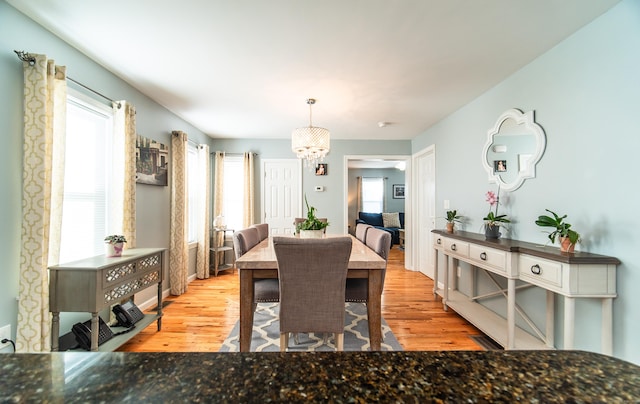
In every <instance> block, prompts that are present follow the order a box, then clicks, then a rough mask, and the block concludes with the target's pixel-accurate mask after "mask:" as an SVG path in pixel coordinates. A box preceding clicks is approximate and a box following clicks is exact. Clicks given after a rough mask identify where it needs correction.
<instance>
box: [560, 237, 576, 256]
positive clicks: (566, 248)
mask: <svg viewBox="0 0 640 404" xmlns="http://www.w3.org/2000/svg"><path fill="white" fill-rule="evenodd" d="M575 247H576V244H575V243H572V242H571V240H570V239H569V237H560V251H563V252H569V253H572V252H573V249H574V248H575Z"/></svg>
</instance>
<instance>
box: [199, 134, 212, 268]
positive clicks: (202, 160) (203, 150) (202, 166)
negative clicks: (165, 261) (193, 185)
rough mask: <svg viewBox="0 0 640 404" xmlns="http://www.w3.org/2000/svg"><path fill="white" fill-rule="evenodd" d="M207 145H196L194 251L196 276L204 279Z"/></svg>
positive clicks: (208, 217)
mask: <svg viewBox="0 0 640 404" xmlns="http://www.w3.org/2000/svg"><path fill="white" fill-rule="evenodd" d="M209 161H210V157H209V146H207V145H200V146H198V171H199V174H200V175H198V179H199V184H198V190H200V192H198V197H199V198H200V199H199V200H198V209H199V210H200V212H199V213H200V214H199V215H198V217H201V218H202V221H201V223H200V226H199V227H198V231H197V232H198V234H197V237H198V251H197V253H196V277H197V278H198V279H206V278H208V277H209V259H210V257H209V240H210V235H209V234H210V230H211V215H210V214H209V205H210V203H211V198H210V196H209V195H210V188H211V186H210V185H209V184H210V183H211V174H210V173H211V171H210V164H209Z"/></svg>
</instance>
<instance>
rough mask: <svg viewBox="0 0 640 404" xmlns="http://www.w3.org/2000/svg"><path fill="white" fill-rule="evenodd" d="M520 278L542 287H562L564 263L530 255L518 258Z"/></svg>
mask: <svg viewBox="0 0 640 404" xmlns="http://www.w3.org/2000/svg"><path fill="white" fill-rule="evenodd" d="M518 270H519V273H520V279H522V280H523V281H526V282H529V283H533V284H534V285H538V286H541V287H547V286H552V287H553V288H554V289H561V288H562V264H561V263H559V262H555V261H549V260H545V259H542V258H538V257H533V256H530V255H523V254H521V255H520V257H519V258H518Z"/></svg>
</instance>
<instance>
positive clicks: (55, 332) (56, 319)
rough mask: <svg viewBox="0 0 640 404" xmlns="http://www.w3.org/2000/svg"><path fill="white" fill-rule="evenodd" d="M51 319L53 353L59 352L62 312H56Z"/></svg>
mask: <svg viewBox="0 0 640 404" xmlns="http://www.w3.org/2000/svg"><path fill="white" fill-rule="evenodd" d="M52 314H53V318H52V319H51V352H56V351H58V349H59V347H58V341H59V338H60V312H59V311H54V312H53V313H52Z"/></svg>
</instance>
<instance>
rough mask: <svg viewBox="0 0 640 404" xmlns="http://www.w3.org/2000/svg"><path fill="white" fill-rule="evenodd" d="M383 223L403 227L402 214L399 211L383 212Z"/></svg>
mask: <svg viewBox="0 0 640 404" xmlns="http://www.w3.org/2000/svg"><path fill="white" fill-rule="evenodd" d="M382 223H383V225H384V227H402V226H400V215H399V213H398V212H393V213H383V214H382Z"/></svg>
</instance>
